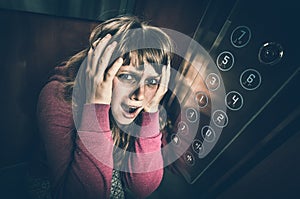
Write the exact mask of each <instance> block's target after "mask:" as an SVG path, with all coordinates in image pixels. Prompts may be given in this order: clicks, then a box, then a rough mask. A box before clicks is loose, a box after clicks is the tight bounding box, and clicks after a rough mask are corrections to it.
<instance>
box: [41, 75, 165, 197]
mask: <svg viewBox="0 0 300 199" xmlns="http://www.w3.org/2000/svg"><path fill="white" fill-rule="evenodd" d="M58 77H59V76H58ZM62 80H63V78H62V77H59V78H54V79H52V80H51V81H50V82H48V83H47V84H46V85H45V86H44V88H43V89H42V91H41V93H40V96H39V102H38V107H37V115H38V122H39V130H40V133H41V135H42V140H43V144H44V147H45V149H46V155H47V162H48V167H49V168H50V175H51V185H52V193H53V197H54V198H61V199H68V198H72V199H76V198H80V199H82V198H84V199H93V198H95V199H100V198H109V195H110V188H111V180H112V170H113V168H112V167H111V165H112V162H113V157H112V147H107V146H111V145H105V144H103V143H112V133H111V131H110V127H109V114H108V113H109V109H110V106H109V105H103V104H88V105H84V107H83V113H82V121H81V125H80V129H76V128H75V125H74V120H73V115H72V106H71V104H70V103H67V102H65V101H64V100H63V96H62V93H63V83H62ZM142 114H143V115H142V118H143V120H142V125H141V128H140V132H139V133H140V134H139V135H140V137H139V138H138V139H137V141H136V142H135V151H136V152H135V155H134V156H133V157H131V159H130V161H128V164H130V165H128V168H132V171H133V172H123V173H122V175H121V176H122V182H123V184H124V186H125V187H126V189H129V190H130V191H131V193H133V194H134V195H135V197H136V198H145V197H147V196H148V195H150V194H151V193H152V192H153V191H154V190H155V189H156V188H157V187H158V186H159V184H160V182H161V180H162V176H163V161H162V156H161V155H160V156H155V158H152V159H149V158H144V155H145V154H147V153H151V152H154V151H159V150H160V147H161V144H162V142H161V133H160V132H159V116H158V115H159V114H158V113H142ZM95 115H96V117H97V118H96V119H97V120H96V121H98V122H97V123H93V122H91V121H94V119H95V118H92V117H94V116H95ZM145 124H146V125H145ZM99 127H100V128H99ZM79 135H80V136H79ZM103 159H105V162H104V163H103V161H101V160H103ZM151 167H152V168H160V169H156V170H153V169H152V170H151ZM138 168H150V170H149V172H135V170H136V169H138ZM130 170H131V169H130Z"/></svg>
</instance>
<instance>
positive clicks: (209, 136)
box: [201, 125, 216, 142]
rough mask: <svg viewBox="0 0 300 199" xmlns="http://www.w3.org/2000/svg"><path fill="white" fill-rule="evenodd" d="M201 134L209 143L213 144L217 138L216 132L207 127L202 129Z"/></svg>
mask: <svg viewBox="0 0 300 199" xmlns="http://www.w3.org/2000/svg"><path fill="white" fill-rule="evenodd" d="M201 134H202V137H203V139H204V140H205V141H207V142H213V141H214V140H215V138H216V133H215V131H214V130H213V129H212V128H211V127H210V126H207V125H206V126H204V127H203V128H202V129H201Z"/></svg>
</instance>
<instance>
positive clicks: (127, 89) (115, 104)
mask: <svg viewBox="0 0 300 199" xmlns="http://www.w3.org/2000/svg"><path fill="white" fill-rule="evenodd" d="M159 81H160V75H159V74H158V73H157V72H156V71H155V69H154V68H153V66H152V65H151V64H149V63H148V62H144V67H143V69H142V70H141V69H139V68H138V67H137V66H136V63H133V61H131V62H130V64H129V65H126V66H121V68H120V69H119V71H118V73H117V75H116V76H115V78H114V80H113V92H112V100H111V111H112V114H113V117H114V119H115V121H116V122H117V123H118V124H121V125H127V124H130V123H131V122H133V120H134V119H135V118H136V117H137V115H138V114H139V113H140V112H141V111H142V110H143V108H144V107H145V105H147V104H148V103H149V102H150V100H151V99H152V98H153V97H154V95H155V93H156V91H157V88H158V83H159Z"/></svg>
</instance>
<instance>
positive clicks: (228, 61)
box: [217, 51, 234, 71]
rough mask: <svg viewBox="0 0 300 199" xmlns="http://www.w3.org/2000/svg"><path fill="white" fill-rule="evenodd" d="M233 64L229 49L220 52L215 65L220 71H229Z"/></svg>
mask: <svg viewBox="0 0 300 199" xmlns="http://www.w3.org/2000/svg"><path fill="white" fill-rule="evenodd" d="M233 64H234V56H233V54H232V53H231V52H229V51H224V52H222V53H220V54H219V55H218V57H217V66H218V68H219V69H220V70H221V71H229V70H230V69H231V68H232V66H233Z"/></svg>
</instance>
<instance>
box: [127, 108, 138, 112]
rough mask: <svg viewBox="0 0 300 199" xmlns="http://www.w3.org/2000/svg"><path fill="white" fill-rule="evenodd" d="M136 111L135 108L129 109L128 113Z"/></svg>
mask: <svg viewBox="0 0 300 199" xmlns="http://www.w3.org/2000/svg"><path fill="white" fill-rule="evenodd" d="M136 109H137V107H129V109H128V112H129V113H133V112H134V111H135V110H136Z"/></svg>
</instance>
